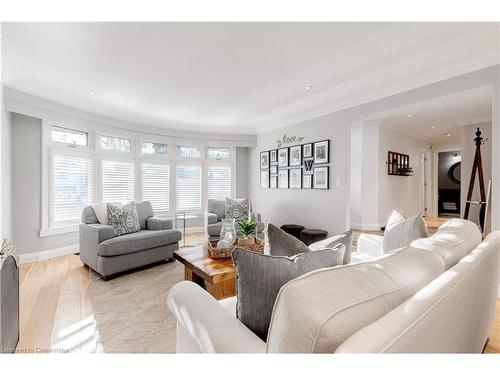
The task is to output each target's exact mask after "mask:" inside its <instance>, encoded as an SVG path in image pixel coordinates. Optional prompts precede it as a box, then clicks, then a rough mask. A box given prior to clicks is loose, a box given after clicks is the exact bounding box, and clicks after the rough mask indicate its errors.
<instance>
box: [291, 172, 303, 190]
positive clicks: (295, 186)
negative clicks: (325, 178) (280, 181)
mask: <svg viewBox="0 0 500 375" xmlns="http://www.w3.org/2000/svg"><path fill="white" fill-rule="evenodd" d="M297 173H298V174H299V176H298V181H297V182H298V184H295V181H294V177H293V175H294V174H297ZM288 179H289V183H288V184H289V188H290V189H294V190H299V189H302V168H290V169H289V175H288Z"/></svg>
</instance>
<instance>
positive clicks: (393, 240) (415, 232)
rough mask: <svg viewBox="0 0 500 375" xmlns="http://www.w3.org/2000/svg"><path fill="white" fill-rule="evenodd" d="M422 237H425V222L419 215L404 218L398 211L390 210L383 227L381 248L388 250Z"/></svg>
mask: <svg viewBox="0 0 500 375" xmlns="http://www.w3.org/2000/svg"><path fill="white" fill-rule="evenodd" d="M423 237H427V224H426V223H425V220H424V218H423V217H422V216H421V215H415V216H413V217H410V218H408V219H405V218H404V216H403V215H401V214H400V213H399V212H397V211H392V214H391V216H390V217H389V220H388V221H387V226H386V227H385V232H384V240H383V244H382V248H383V249H384V252H390V251H393V250H396V249H400V248H402V247H405V246H409V245H410V244H411V243H412V242H413V241H415V240H417V239H419V238H423Z"/></svg>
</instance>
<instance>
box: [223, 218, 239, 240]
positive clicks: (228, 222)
mask: <svg viewBox="0 0 500 375" xmlns="http://www.w3.org/2000/svg"><path fill="white" fill-rule="evenodd" d="M234 223H235V221H234V219H229V218H225V219H222V228H221V230H220V239H221V240H226V241H227V242H229V244H230V245H232V244H233V243H234V241H235V240H236V227H235V224H234Z"/></svg>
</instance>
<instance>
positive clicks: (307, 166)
mask: <svg viewBox="0 0 500 375" xmlns="http://www.w3.org/2000/svg"><path fill="white" fill-rule="evenodd" d="M313 163H314V160H313V159H305V160H304V172H311V173H312V169H313Z"/></svg>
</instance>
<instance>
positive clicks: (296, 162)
mask: <svg viewBox="0 0 500 375" xmlns="http://www.w3.org/2000/svg"><path fill="white" fill-rule="evenodd" d="M295 153H297V154H298V158H296V159H294V154H295ZM288 165H289V166H290V167H301V166H302V145H298V146H291V147H289V151H288Z"/></svg>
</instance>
